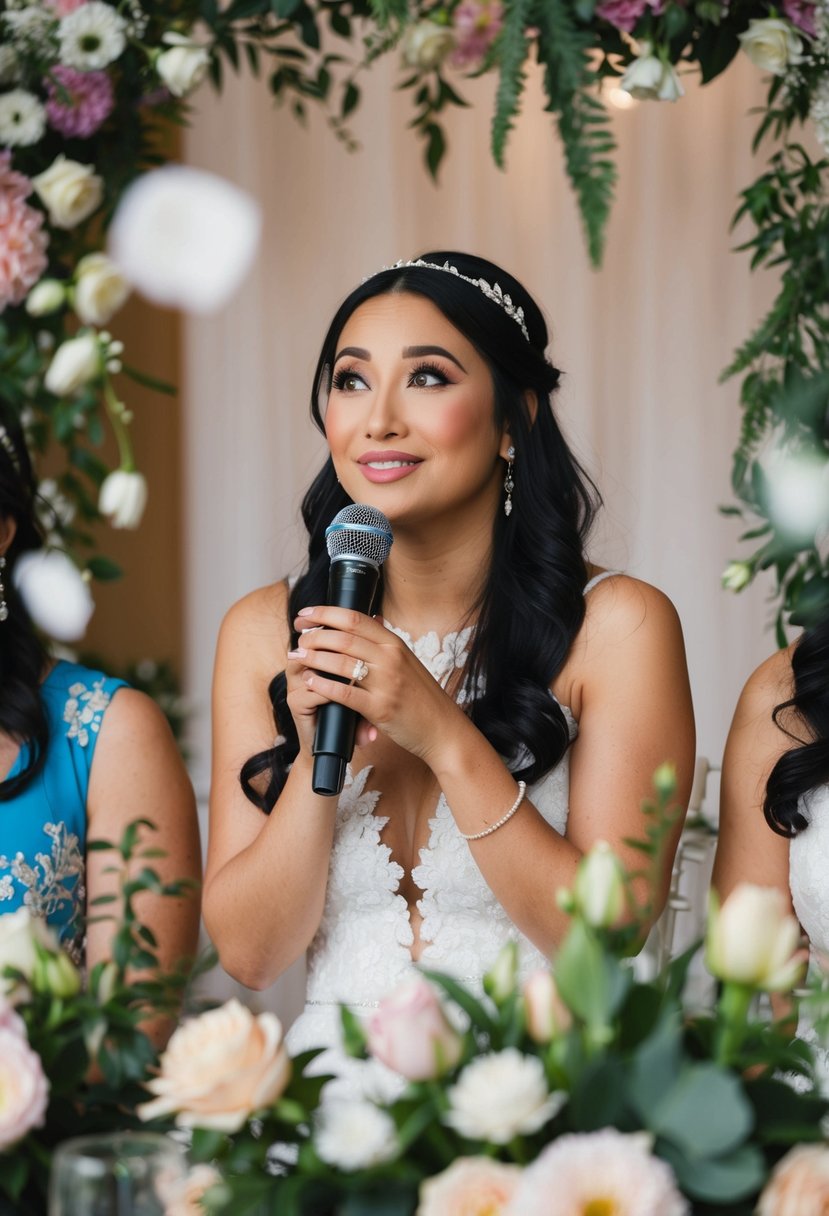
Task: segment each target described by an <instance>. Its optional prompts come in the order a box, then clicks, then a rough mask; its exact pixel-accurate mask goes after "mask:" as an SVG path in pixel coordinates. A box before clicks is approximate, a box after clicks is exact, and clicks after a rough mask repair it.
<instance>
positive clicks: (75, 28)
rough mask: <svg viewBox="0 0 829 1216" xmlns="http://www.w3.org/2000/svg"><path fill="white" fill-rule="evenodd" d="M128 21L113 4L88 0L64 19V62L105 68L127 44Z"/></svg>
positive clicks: (91, 68)
mask: <svg viewBox="0 0 829 1216" xmlns="http://www.w3.org/2000/svg"><path fill="white" fill-rule="evenodd" d="M126 25H127V23H126V21H125V20H124V18H123V17H122V16H121V15H120V14H119V13H117V12H116V11H115V9H114V8H113V7H112V5H111V4H104V3H103V0H88V2H87V3H86V4H82V5H81V7H80V8H76V9H75V11H74V13H69V15H68V16H66V17H64V18H63V19H62V20H61V23H60V26H59V28H58V37H59V38H60V61H61V63H63V64H65V65H66V66H67V67H70V68H77V69H78V70H79V71H81V72H95V71H98V70H99V69H100V68H105V67H106V66H107V65H108V64H110V63H112V61H113V60H114V59H117V58H118V56H119V55H120V54H121V52H122V51H123V49H124V47H125V46H126V45H127V39H126V33H125V31H126Z"/></svg>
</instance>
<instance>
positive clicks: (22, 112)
mask: <svg viewBox="0 0 829 1216" xmlns="http://www.w3.org/2000/svg"><path fill="white" fill-rule="evenodd" d="M45 130H46V109H45V107H44V106H43V104H42V103H41V102H40V101H38V99H37V98H36V97H35V95H34V93H29V92H27V90H26V89H11V90H10V91H9V92H8V93H2V94H0V145H5V146H6V147H8V148H27V147H29V146H30V145H31V144H36V143H37V141H38V140H39V139H41V138H42V136H43V132H44V131H45Z"/></svg>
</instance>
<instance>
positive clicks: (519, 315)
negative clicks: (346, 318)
mask: <svg viewBox="0 0 829 1216" xmlns="http://www.w3.org/2000/svg"><path fill="white" fill-rule="evenodd" d="M407 266H418V267H419V268H420V269H421V270H442V271H444V273H445V274H453V275H454V276H455V278H456V279H463V281H464V283H471V284H472V286H473V287H477V288H478V291H480V292H483V294H484V295H485V296H486V298H487V299H488V300H492V302H493V304H497V305H498V307H499V308H502V309H503V310H504V312H505V313H506V314H507V316H508V317H511V318H512V320H513V321H515V322H516V323H517V324H518V325H520V326H521V333H522V334H523V335H524V337H525V338H526V339H527V341H528V342H529V340H530V333H529V330H528V329H527V323H526V321H525V320H524V309H523V308H519V307H518V306H517V305H515V304H513V302H512V300H511V298H510V297H509V296H508V295H507V293H506V292H505V291H504V290H503V289H502V288H501V285H500V283H487V281H486V279H470V277H469V275H466V274H461V272H460V271H459V270H458V268H457V266H452V265H451V263H449V262H444V263H443V265H442V266H440V265H438V263H437V262H424V261H423V259H422V258H418V259H417V261H416V262H404V261H402V260H401V261H399V262H395V263H394V265H393V266H384V267H383V268H382V269H383V270H403V269H405V268H406V267H407ZM374 273H375V274H381V273H382V271H381V270H376V271H375V272H374ZM368 277H369V278H371V279H373V278H374V275H369V276H368ZM363 282H364V283H366V282H368V279H363Z"/></svg>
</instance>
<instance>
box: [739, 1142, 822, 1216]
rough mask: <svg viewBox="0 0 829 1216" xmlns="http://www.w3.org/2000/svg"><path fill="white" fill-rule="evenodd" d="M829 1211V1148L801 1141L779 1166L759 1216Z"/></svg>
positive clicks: (807, 1215) (800, 1215)
mask: <svg viewBox="0 0 829 1216" xmlns="http://www.w3.org/2000/svg"><path fill="white" fill-rule="evenodd" d="M827 1211H829V1149H827V1147H826V1145H825V1144H800V1145H798V1146H797V1147H796V1148H793V1149H792V1150H791V1152H788V1153H786V1156H785V1157H784V1158H783V1160H782V1161H779V1162H778V1163H777V1165H776V1166H775V1169H774V1173H773V1174H772V1176H771V1178H770V1180H769V1183H768V1185H767V1186H766V1189H765V1190H764V1191H763V1193H762V1195H761V1196H760V1202H759V1203H758V1205H757V1216H823V1213H824V1212H827Z"/></svg>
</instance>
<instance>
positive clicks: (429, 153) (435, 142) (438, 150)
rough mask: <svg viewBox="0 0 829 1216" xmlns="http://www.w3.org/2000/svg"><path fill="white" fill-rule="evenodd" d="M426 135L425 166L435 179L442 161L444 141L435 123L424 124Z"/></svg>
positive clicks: (444, 148) (444, 149)
mask: <svg viewBox="0 0 829 1216" xmlns="http://www.w3.org/2000/svg"><path fill="white" fill-rule="evenodd" d="M424 134H425V135H426V140H427V143H426V165H427V167H428V169H429V172H430V173H431V175H432V177H433V178H437V175H438V169H439V168H440V162H441V161H442V160H443V155H444V153H445V151H446V139H445V137H444V134H443V131H442V129H441V128H440V127H439V126H438V124H437V123H436V122H429V123H426V126H425V127H424Z"/></svg>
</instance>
